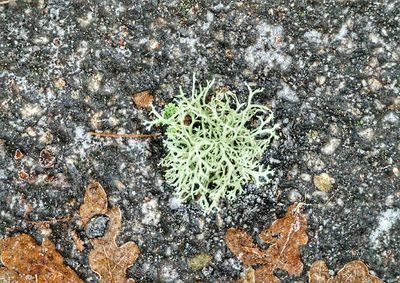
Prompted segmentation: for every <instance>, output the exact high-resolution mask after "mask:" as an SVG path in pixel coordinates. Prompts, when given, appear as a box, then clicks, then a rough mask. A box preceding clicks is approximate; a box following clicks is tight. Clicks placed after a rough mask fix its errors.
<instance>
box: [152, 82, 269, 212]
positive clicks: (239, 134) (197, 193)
mask: <svg viewBox="0 0 400 283" xmlns="http://www.w3.org/2000/svg"><path fill="white" fill-rule="evenodd" d="M213 84H214V80H212V81H207V85H206V86H205V87H202V86H199V87H198V88H196V81H195V77H193V86H192V93H191V95H190V96H186V95H185V93H184V92H183V91H182V89H180V93H179V94H178V95H177V96H176V98H175V103H169V104H167V106H166V107H165V108H164V110H163V112H162V114H160V113H158V112H157V111H156V110H155V108H154V107H153V109H152V114H154V115H155V117H156V118H155V120H153V121H151V122H148V124H150V125H165V126H167V128H166V138H165V140H164V146H165V148H166V150H167V154H166V156H165V157H164V158H163V159H162V161H161V165H162V166H164V167H165V170H166V171H165V179H166V182H167V183H168V184H169V185H171V186H172V187H174V188H175V190H176V191H175V194H176V196H177V197H178V198H179V199H181V200H182V201H185V200H195V201H196V202H197V203H198V204H199V205H200V206H201V207H202V208H203V210H204V211H205V212H206V213H208V212H210V211H212V210H214V209H218V204H219V201H220V200H221V199H222V198H227V199H228V200H233V199H235V197H236V196H237V195H238V194H241V193H243V186H244V185H245V184H248V183H254V184H255V185H256V186H259V185H261V184H262V183H267V182H269V181H270V177H271V175H272V173H273V172H272V170H271V169H270V168H269V166H267V167H264V166H263V165H262V164H260V159H261V158H262V157H263V154H264V153H265V151H266V149H267V148H268V146H269V144H270V142H271V139H272V138H274V137H275V136H276V135H275V129H276V126H275V125H272V119H273V113H272V112H271V110H270V109H269V108H268V107H266V106H263V105H257V104H252V103H251V100H252V98H253V96H254V95H255V94H257V93H260V92H262V91H263V89H257V90H252V89H251V88H250V86H248V85H247V84H246V86H247V88H248V91H249V96H248V100H247V103H240V102H239V99H238V97H237V96H236V95H235V94H234V93H232V92H221V91H212V86H213Z"/></svg>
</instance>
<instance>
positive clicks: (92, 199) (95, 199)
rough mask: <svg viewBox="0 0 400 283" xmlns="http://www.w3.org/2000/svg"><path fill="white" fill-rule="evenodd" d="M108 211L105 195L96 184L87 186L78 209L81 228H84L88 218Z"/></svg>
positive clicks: (98, 184)
mask: <svg viewBox="0 0 400 283" xmlns="http://www.w3.org/2000/svg"><path fill="white" fill-rule="evenodd" d="M107 209H108V205H107V194H106V191H105V190H104V189H103V187H102V186H101V185H100V183H98V182H92V183H90V184H89V186H87V188H86V192H85V196H84V198H83V204H82V205H81V207H80V208H79V215H80V217H81V221H82V224H83V226H84V227H85V228H86V225H87V223H88V222H89V220H90V218H92V217H93V216H95V215H97V214H106V212H107Z"/></svg>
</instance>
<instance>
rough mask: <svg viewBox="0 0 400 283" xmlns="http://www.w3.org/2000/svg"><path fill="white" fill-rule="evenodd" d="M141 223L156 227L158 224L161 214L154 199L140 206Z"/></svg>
mask: <svg viewBox="0 0 400 283" xmlns="http://www.w3.org/2000/svg"><path fill="white" fill-rule="evenodd" d="M142 214H143V218H142V223H143V224H145V225H152V226H157V225H158V223H159V222H160V217H161V213H160V210H159V208H158V202H157V200H156V199H152V200H150V201H148V202H145V203H143V205H142Z"/></svg>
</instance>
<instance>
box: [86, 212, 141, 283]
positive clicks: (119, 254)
mask: <svg viewBox="0 0 400 283" xmlns="http://www.w3.org/2000/svg"><path fill="white" fill-rule="evenodd" d="M107 215H108V217H109V218H110V220H109V223H108V230H107V232H106V234H105V235H104V237H101V238H95V239H92V240H91V243H92V245H93V250H92V251H91V252H90V253H89V264H90V267H91V268H92V270H93V271H94V272H96V273H97V274H98V275H99V276H100V283H102V282H104V283H120V282H127V279H126V276H125V273H126V270H127V269H128V268H129V267H130V266H132V265H133V264H134V263H135V261H136V260H137V258H138V256H139V253H140V251H139V248H138V246H137V245H136V244H135V243H133V242H127V243H125V244H123V245H122V246H120V247H118V246H117V244H116V241H115V240H116V238H117V236H118V234H119V230H120V229H121V211H120V210H119V208H118V207H113V208H111V209H110V210H109V211H108V212H107ZM130 281H132V279H130Z"/></svg>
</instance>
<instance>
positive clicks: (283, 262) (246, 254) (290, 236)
mask: <svg viewBox="0 0 400 283" xmlns="http://www.w3.org/2000/svg"><path fill="white" fill-rule="evenodd" d="M306 229H307V220H306V218H305V217H304V215H303V214H302V213H301V204H293V205H291V206H290V207H289V209H288V211H287V212H286V214H285V216H284V217H283V218H280V219H278V220H276V221H274V222H273V223H272V225H271V226H270V227H269V228H268V229H266V230H264V231H262V232H261V233H260V235H259V237H260V239H261V240H262V241H264V242H265V243H268V244H270V246H269V248H268V249H266V250H262V249H260V248H258V247H256V246H255V244H254V243H253V241H252V239H251V237H250V236H249V235H248V234H247V233H246V232H244V231H242V230H240V229H234V228H231V229H229V230H228V231H227V233H226V235H225V242H226V243H227V246H228V247H229V249H230V250H231V252H232V253H233V254H234V255H236V256H237V257H238V258H239V259H240V260H241V261H242V262H243V263H244V264H245V265H247V266H248V265H254V264H261V266H260V267H259V268H257V269H256V270H255V282H280V280H279V278H277V277H276V276H275V275H274V270H275V269H278V268H279V269H283V270H286V271H287V272H288V273H289V274H290V275H296V276H298V275H300V274H301V272H302V270H303V263H302V262H301V254H300V251H299V247H300V246H302V245H305V244H306V243H307V241H308V237H307V234H306Z"/></svg>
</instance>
